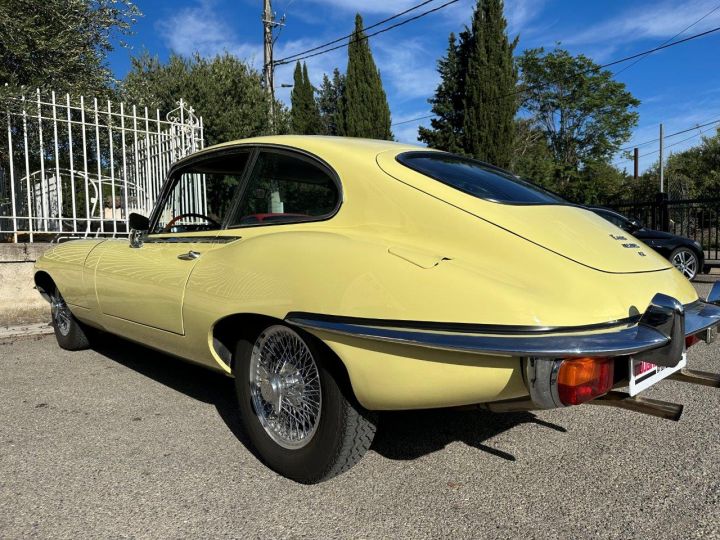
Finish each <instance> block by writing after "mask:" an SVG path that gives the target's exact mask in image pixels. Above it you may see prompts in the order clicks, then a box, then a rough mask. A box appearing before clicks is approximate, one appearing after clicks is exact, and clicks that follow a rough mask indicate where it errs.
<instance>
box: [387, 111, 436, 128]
mask: <svg viewBox="0 0 720 540" xmlns="http://www.w3.org/2000/svg"><path fill="white" fill-rule="evenodd" d="M434 116H435V115H434V114H426V115H425V116H418V117H417V118H411V119H410V120H403V121H402V122H395V123H394V124H390V126H391V127H392V126H402V125H403V124H412V123H413V122H417V121H418V120H425V119H426V118H433V117H434Z"/></svg>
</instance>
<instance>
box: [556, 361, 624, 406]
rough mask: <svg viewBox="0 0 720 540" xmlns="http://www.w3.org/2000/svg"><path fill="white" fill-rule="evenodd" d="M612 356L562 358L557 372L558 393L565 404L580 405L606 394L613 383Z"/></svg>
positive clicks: (613, 364)
mask: <svg viewBox="0 0 720 540" xmlns="http://www.w3.org/2000/svg"><path fill="white" fill-rule="evenodd" d="M614 368H615V362H614V360H613V359H612V358H572V359H568V360H564V361H563V363H562V365H561V366H560V372H559V373H558V395H559V397H560V401H562V402H563V403H564V404H565V405H580V404H581V403H585V402H586V401H590V400H591V399H593V398H596V397H598V396H602V395H603V394H606V393H607V392H608V390H610V389H611V388H612V385H613V374H614Z"/></svg>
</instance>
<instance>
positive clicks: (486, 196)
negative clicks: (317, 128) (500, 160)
mask: <svg viewBox="0 0 720 540" xmlns="http://www.w3.org/2000/svg"><path fill="white" fill-rule="evenodd" d="M377 163H378V165H379V166H380V168H381V169H382V170H383V171H385V172H386V173H387V174H388V175H390V176H392V177H393V178H395V179H396V180H399V181H401V182H403V183H406V184H408V185H410V186H412V187H414V188H416V189H419V190H421V191H423V192H425V193H427V194H428V195H431V196H434V197H436V198H438V199H441V200H443V201H445V202H447V203H449V204H452V205H454V206H456V207H458V209H460V210H464V211H466V212H469V213H471V214H473V215H475V216H476V217H478V218H479V219H483V220H485V221H487V222H489V223H492V224H494V225H496V226H497V227H500V228H502V229H505V230H507V231H509V232H511V233H513V234H515V235H517V236H520V237H522V238H524V239H526V240H527V241H529V242H533V243H535V244H537V245H540V246H542V247H544V248H546V249H548V250H550V251H553V252H555V253H557V254H559V255H561V256H563V257H566V258H568V259H571V260H573V261H575V262H577V263H579V264H582V265H585V266H589V267H591V268H595V269H597V270H601V271H603V272H612V273H635V272H652V271H657V270H664V269H667V268H670V263H669V262H668V261H667V260H666V259H664V258H662V257H661V256H660V255H658V254H657V253H655V252H654V251H653V250H651V249H650V248H648V247H647V246H645V245H644V244H642V243H641V242H640V241H639V240H637V239H636V238H633V237H632V236H630V235H629V234H628V233H626V232H624V231H623V230H621V229H619V228H617V227H616V226H615V225H613V224H612V223H610V222H608V221H606V220H605V219H603V218H601V217H600V216H598V215H596V214H595V213H594V212H591V211H589V210H586V209H584V208H582V207H579V206H575V205H571V204H569V203H567V202H566V201H564V200H562V199H560V198H559V197H557V196H555V195H554V194H552V193H550V192H547V191H545V190H543V189H541V188H538V187H537V186H534V185H532V184H529V183H527V182H524V181H522V180H520V179H518V178H516V177H514V176H512V175H510V174H509V173H507V172H504V171H501V170H499V169H496V168H494V167H491V166H487V165H484V164H482V163H480V162H477V161H474V160H469V159H467V158H462V157H458V156H454V155H452V154H447V153H445V152H436V151H431V150H419V151H412V152H403V153H398V152H397V150H390V151H388V152H383V153H381V154H379V155H378V156H377Z"/></svg>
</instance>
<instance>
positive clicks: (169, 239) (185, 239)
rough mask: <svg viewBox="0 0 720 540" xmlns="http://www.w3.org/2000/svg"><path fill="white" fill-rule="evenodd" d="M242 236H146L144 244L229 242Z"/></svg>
mask: <svg viewBox="0 0 720 540" xmlns="http://www.w3.org/2000/svg"><path fill="white" fill-rule="evenodd" d="M241 238H242V236H163V237H160V238H153V237H152V236H147V237H146V238H145V241H144V243H145V244H229V243H230V242H234V241H235V240H240V239H241Z"/></svg>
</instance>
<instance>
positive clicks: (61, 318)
mask: <svg viewBox="0 0 720 540" xmlns="http://www.w3.org/2000/svg"><path fill="white" fill-rule="evenodd" d="M50 314H51V316H52V326H53V330H55V339H56V340H57V342H58V345H60V348H61V349H65V350H66V351H81V350H84V349H87V348H89V347H90V339H88V330H87V328H86V327H85V326H84V325H83V324H82V323H80V321H78V320H77V319H76V318H75V315H73V314H72V312H71V311H70V308H68V306H67V304H66V303H65V299H64V298H63V297H62V294H60V291H59V290H58V288H57V287H55V291H54V292H53V293H52V295H51V296H50Z"/></svg>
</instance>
